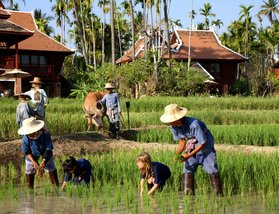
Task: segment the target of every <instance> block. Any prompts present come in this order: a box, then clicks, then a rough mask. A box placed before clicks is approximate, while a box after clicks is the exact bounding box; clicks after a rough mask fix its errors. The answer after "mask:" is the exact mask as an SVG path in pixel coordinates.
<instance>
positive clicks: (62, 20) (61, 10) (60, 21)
mask: <svg viewBox="0 0 279 214" xmlns="http://www.w3.org/2000/svg"><path fill="white" fill-rule="evenodd" d="M51 9H52V11H53V12H54V14H55V17H56V25H57V27H60V28H61V40H60V42H61V43H62V44H65V25H66V21H69V17H68V16H67V10H68V7H67V2H66V1H65V0H57V1H56V4H55V5H53V6H52V8H51Z"/></svg>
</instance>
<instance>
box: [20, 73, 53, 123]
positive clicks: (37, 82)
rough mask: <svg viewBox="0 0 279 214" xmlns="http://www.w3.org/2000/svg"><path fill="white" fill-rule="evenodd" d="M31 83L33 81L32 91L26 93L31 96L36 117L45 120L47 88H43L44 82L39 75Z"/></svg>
mask: <svg viewBox="0 0 279 214" xmlns="http://www.w3.org/2000/svg"><path fill="white" fill-rule="evenodd" d="M30 83H32V88H31V90H30V91H27V92H25V94H27V95H29V96H30V97H31V102H32V104H33V105H34V110H35V112H36V119H38V120H45V107H46V105H47V104H48V96H47V94H46V92H45V90H44V89H42V88H41V85H42V84H43V82H42V81H41V79H40V78H39V77H34V79H33V81H30Z"/></svg>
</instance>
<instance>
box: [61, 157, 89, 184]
mask: <svg viewBox="0 0 279 214" xmlns="http://www.w3.org/2000/svg"><path fill="white" fill-rule="evenodd" d="M76 163H77V165H76V168H75V171H74V173H69V172H67V173H66V175H65V178H64V181H66V182H69V181H70V180H72V174H74V179H75V178H77V177H79V176H80V175H81V174H82V173H83V172H85V173H84V174H83V175H82V178H81V179H82V180H84V181H85V182H86V183H89V182H90V176H91V174H92V172H91V171H92V166H91V164H90V162H89V161H88V160H86V159H84V158H80V159H78V160H77V162H76Z"/></svg>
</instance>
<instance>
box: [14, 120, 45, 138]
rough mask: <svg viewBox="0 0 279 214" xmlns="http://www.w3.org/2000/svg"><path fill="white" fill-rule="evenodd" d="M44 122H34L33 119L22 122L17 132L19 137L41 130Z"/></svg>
mask: <svg viewBox="0 0 279 214" xmlns="http://www.w3.org/2000/svg"><path fill="white" fill-rule="evenodd" d="M44 125H45V122H44V121H43V120H36V118H35V117H29V118H27V119H25V120H23V122H22V126H21V127H20V129H19V130H18V132H17V133H18V134H19V135H28V134H32V133H34V132H37V131H39V130H40V129H41V128H43V127H44Z"/></svg>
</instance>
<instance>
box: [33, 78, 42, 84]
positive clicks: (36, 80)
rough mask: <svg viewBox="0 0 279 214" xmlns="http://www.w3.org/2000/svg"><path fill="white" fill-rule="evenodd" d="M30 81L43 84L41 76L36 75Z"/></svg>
mask: <svg viewBox="0 0 279 214" xmlns="http://www.w3.org/2000/svg"><path fill="white" fill-rule="evenodd" d="M30 83H36V84H43V82H42V81H41V78H40V77H34V79H33V80H32V81H30Z"/></svg>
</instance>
